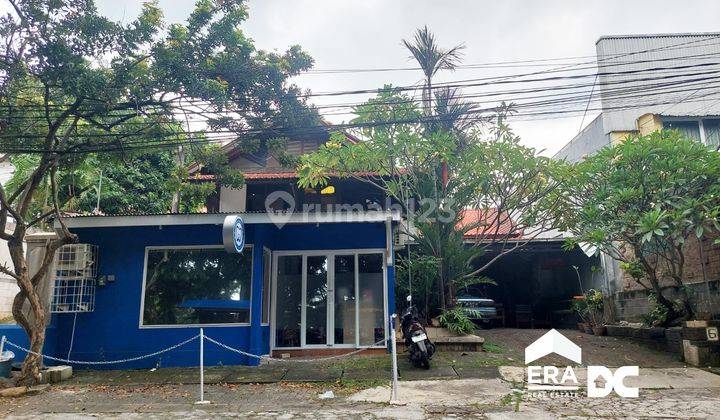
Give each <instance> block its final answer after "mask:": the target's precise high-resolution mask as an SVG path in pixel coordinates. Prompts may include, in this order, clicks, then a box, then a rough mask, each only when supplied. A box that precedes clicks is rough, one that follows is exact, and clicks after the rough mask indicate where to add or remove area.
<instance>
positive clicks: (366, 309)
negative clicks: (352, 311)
mask: <svg viewBox="0 0 720 420" xmlns="http://www.w3.org/2000/svg"><path fill="white" fill-rule="evenodd" d="M383 279H384V273H383V254H381V253H377V254H359V255H358V288H359V290H358V297H359V307H360V313H359V326H358V328H359V331H360V343H359V346H371V345H373V344H375V343H377V342H378V341H380V340H382V339H383V338H385V290H384V287H383V284H384V281H383Z"/></svg>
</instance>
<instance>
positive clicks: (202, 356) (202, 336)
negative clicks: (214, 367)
mask: <svg viewBox="0 0 720 420" xmlns="http://www.w3.org/2000/svg"><path fill="white" fill-rule="evenodd" d="M209 403H210V401H205V333H204V332H203V329H202V328H200V401H198V402H196V403H195V404H209Z"/></svg>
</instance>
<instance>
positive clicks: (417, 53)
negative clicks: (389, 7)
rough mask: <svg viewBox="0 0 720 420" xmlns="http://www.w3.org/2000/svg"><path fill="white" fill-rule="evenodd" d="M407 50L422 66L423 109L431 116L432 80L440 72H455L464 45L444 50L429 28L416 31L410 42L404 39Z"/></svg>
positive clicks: (425, 27)
mask: <svg viewBox="0 0 720 420" xmlns="http://www.w3.org/2000/svg"><path fill="white" fill-rule="evenodd" d="M402 43H403V45H404V46H405V48H407V49H408V51H410V54H411V55H412V57H411V58H414V59H415V61H417V63H418V65H420V70H422V72H423V76H424V77H425V80H424V86H423V109H424V111H425V115H430V113H431V111H432V95H433V92H432V89H433V85H432V79H433V77H435V75H436V74H437V73H438V72H439V71H440V70H451V71H452V70H455V68H457V66H458V64H460V59H461V58H462V50H463V49H464V48H465V46H464V45H462V44H460V45H456V46H454V47H452V48H450V49H447V50H446V49H442V48H440V47H439V46H438V45H437V42H436V41H435V35H434V34H433V33H432V32H430V30H429V29H428V27H427V26H424V27H423V28H421V29H418V30H417V31H415V36H414V38H413V39H412V41H410V40H406V39H403V41H402Z"/></svg>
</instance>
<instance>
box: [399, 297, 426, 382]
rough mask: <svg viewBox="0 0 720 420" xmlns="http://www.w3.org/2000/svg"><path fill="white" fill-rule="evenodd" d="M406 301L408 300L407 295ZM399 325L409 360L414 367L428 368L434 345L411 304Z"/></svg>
mask: <svg viewBox="0 0 720 420" xmlns="http://www.w3.org/2000/svg"><path fill="white" fill-rule="evenodd" d="M408 302H410V299H409V297H408ZM400 327H401V329H402V333H403V339H405V348H406V349H407V351H408V357H409V358H410V362H411V363H412V364H413V365H414V366H416V367H422V368H425V369H430V359H432V356H433V354H434V353H435V345H434V344H433V343H432V342H431V341H430V339H429V338H428V336H427V331H426V330H425V327H423V326H422V324H421V323H420V319H419V318H418V314H417V309H416V308H415V306H413V305H412V304H409V305H408V307H407V309H405V312H403V314H402V318H401V320H400Z"/></svg>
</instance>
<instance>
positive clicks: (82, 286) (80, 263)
mask: <svg viewBox="0 0 720 420" xmlns="http://www.w3.org/2000/svg"><path fill="white" fill-rule="evenodd" d="M97 253H98V248H97V246H96V245H90V244H70V245H63V246H62V247H60V248H59V249H58V250H57V251H56V252H55V273H54V279H53V280H54V282H55V289H54V293H53V300H52V305H51V307H50V311H51V312H92V311H93V310H94V309H95V286H96V280H97Z"/></svg>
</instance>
